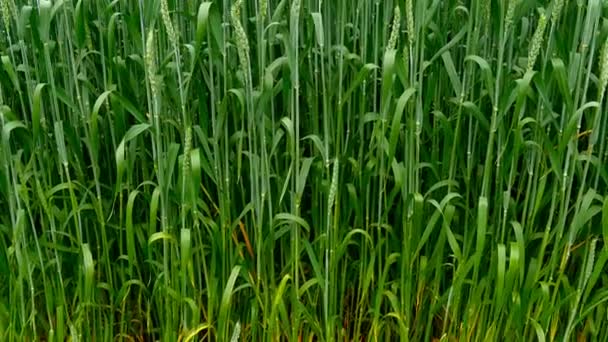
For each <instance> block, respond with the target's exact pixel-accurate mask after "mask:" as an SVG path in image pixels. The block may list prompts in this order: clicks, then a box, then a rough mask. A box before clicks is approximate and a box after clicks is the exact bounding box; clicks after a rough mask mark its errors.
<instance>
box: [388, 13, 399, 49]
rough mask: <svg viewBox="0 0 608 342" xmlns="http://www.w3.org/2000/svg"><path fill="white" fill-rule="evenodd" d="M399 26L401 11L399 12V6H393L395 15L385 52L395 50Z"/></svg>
mask: <svg viewBox="0 0 608 342" xmlns="http://www.w3.org/2000/svg"><path fill="white" fill-rule="evenodd" d="M400 25H401V11H400V10H399V6H395V14H394V17H393V28H392V30H391V35H390V37H389V39H388V44H387V45H386V48H387V50H395V47H396V46H397V39H398V38H399V26H400Z"/></svg>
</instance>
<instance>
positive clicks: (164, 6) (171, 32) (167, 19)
mask: <svg viewBox="0 0 608 342" xmlns="http://www.w3.org/2000/svg"><path fill="white" fill-rule="evenodd" d="M160 14H161V16H162V18H163V23H164V24H165V30H167V35H168V36H169V40H170V41H171V43H172V44H174V45H175V44H177V33H176V32H175V29H174V28H173V22H172V21H171V16H170V15H169V3H167V0H162V1H161V2H160Z"/></svg>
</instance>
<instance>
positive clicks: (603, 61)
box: [600, 38, 608, 96]
mask: <svg viewBox="0 0 608 342" xmlns="http://www.w3.org/2000/svg"><path fill="white" fill-rule="evenodd" d="M607 84H608V38H606V41H605V42H604V46H603V48H602V52H601V54H600V96H604V93H605V91H606V85H607Z"/></svg>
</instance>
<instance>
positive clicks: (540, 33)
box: [527, 13, 547, 71]
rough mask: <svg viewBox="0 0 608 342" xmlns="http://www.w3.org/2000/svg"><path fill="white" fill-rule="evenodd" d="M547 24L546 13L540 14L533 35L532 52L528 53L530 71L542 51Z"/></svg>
mask: <svg viewBox="0 0 608 342" xmlns="http://www.w3.org/2000/svg"><path fill="white" fill-rule="evenodd" d="M546 26H547V17H546V16H545V14H544V13H542V14H541V15H540V19H539V20H538V26H536V31H534V35H533V36H532V42H531V43H530V46H531V47H530V52H529V53H528V68H527V70H528V71H531V70H532V69H533V68H534V64H535V63H536V58H538V54H539V52H540V47H541V45H542V44H543V39H544V34H545V27H546Z"/></svg>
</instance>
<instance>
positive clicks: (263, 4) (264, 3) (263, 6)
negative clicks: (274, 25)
mask: <svg viewBox="0 0 608 342" xmlns="http://www.w3.org/2000/svg"><path fill="white" fill-rule="evenodd" d="M267 12H268V0H260V21H261V22H264V19H266V13H267Z"/></svg>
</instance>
